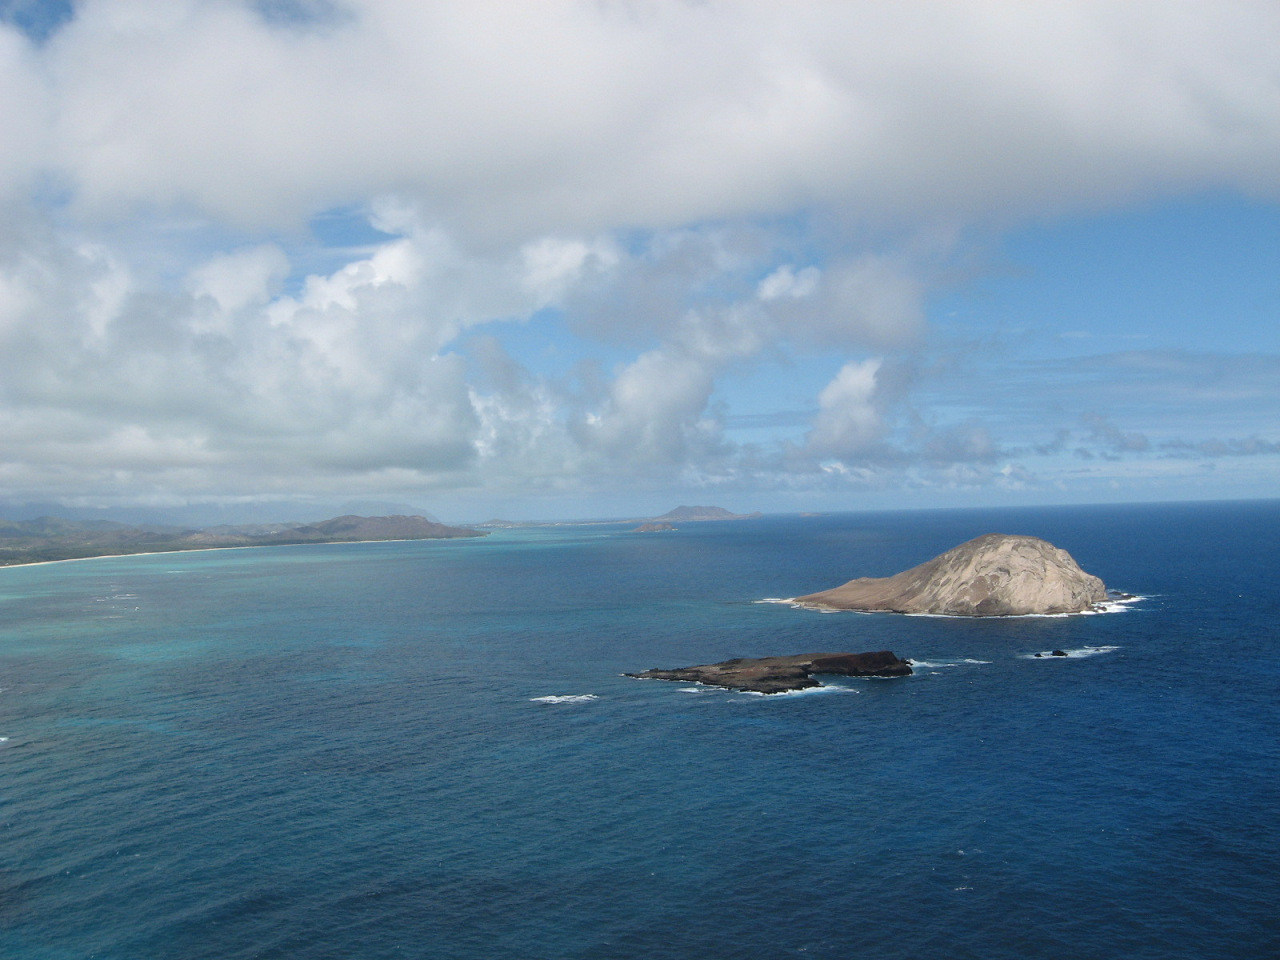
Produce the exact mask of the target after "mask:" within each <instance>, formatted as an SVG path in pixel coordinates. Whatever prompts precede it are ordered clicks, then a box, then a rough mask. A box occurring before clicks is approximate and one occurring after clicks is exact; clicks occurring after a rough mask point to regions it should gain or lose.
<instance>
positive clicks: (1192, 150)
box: [0, 0, 1280, 496]
mask: <svg viewBox="0 0 1280 960" xmlns="http://www.w3.org/2000/svg"><path fill="white" fill-rule="evenodd" d="M316 9H320V8H316ZM326 9H328V10H329V11H330V13H326V14H324V15H321V16H316V17H315V18H312V19H307V18H306V17H297V18H292V19H290V18H287V17H274V18H269V17H264V16H263V15H262V14H261V11H260V10H259V8H258V5H256V4H253V3H250V2H247V0H244V2H241V0H172V2H167V3H154V2H150V0H86V2H84V3H81V4H78V5H77V6H76V14H75V17H74V19H73V20H71V22H69V23H67V24H65V25H64V26H63V27H61V28H60V29H59V30H58V31H56V33H55V34H54V35H53V37H52V38H51V39H50V40H49V41H48V42H47V43H44V44H42V45H40V46H36V45H34V44H32V43H30V42H28V41H27V40H25V39H24V38H22V37H21V36H20V35H19V34H18V33H17V32H16V31H15V30H14V29H12V28H10V27H8V26H4V25H0V129H3V130H4V131H5V135H6V148H5V150H3V151H0V212H3V213H4V214H5V216H4V218H3V222H2V223H0V351H2V353H0V373H2V374H3V379H2V380H0V414H2V416H0V440H3V441H4V442H5V443H6V451H7V457H8V459H7V461H6V462H5V463H4V465H3V469H2V470H0V484H2V485H3V489H2V490H0V493H8V494H9V495H13V496H17V495H20V494H22V493H24V492H30V491H36V490H57V491H60V492H63V493H66V494H67V495H71V494H72V493H74V492H75V491H77V490H79V489H83V488H86V487H96V488H98V489H103V490H105V489H109V488H110V487H111V486H112V485H113V484H114V485H116V486H121V485H125V484H126V483H127V484H135V485H137V488H138V489H140V490H141V489H143V488H145V489H147V490H150V491H152V492H155V491H162V492H167V491H171V490H175V489H182V490H190V491H204V492H208V491H211V490H215V489H217V490H222V491H258V490H263V491H269V490H275V489H279V488H283V487H286V486H287V485H288V484H289V483H303V484H311V485H315V486H325V485H330V484H331V485H333V486H335V487H341V486H342V485H344V484H346V485H348V486H350V485H360V484H369V485H374V484H398V485H412V484H444V483H454V482H456V483H468V484H471V483H479V484H491V485H505V487H506V488H518V487H519V486H520V484H521V483H522V482H524V481H525V480H531V481H536V482H537V483H545V484H548V485H555V484H556V483H562V484H564V485H572V483H574V482H581V483H582V484H584V485H590V484H591V483H594V482H596V481H595V479H593V478H596V477H602V478H616V477H617V476H627V475H646V476H657V475H664V476H667V477H669V478H687V477H690V476H695V477H702V478H704V479H705V478H707V477H711V476H715V477H725V476H730V475H734V476H737V475H745V474H748V473H751V472H752V471H755V474H756V475H757V476H762V475H765V474H770V475H771V476H770V478H768V479H766V480H762V481H761V482H776V483H779V484H783V483H786V482H789V479H788V478H787V477H784V476H783V474H785V472H786V471H787V470H791V469H807V470H811V471H812V472H813V473H814V474H817V473H820V472H822V470H824V469H825V471H826V472H827V473H828V474H830V475H832V476H836V475H839V476H842V477H844V478H845V479H846V480H850V479H857V480H858V482H865V483H868V484H870V483H873V482H874V483H882V482H884V474H883V473H876V472H875V471H872V472H871V473H866V472H865V471H867V470H870V469H871V468H870V467H867V466H866V465H865V464H862V465H860V464H859V461H867V462H870V461H873V460H874V461H876V462H877V463H879V464H880V466H881V467H884V469H888V467H887V466H885V465H886V464H889V463H890V461H892V460H893V459H894V458H895V457H896V458H898V459H899V460H900V461H902V462H905V461H907V460H912V459H914V461H915V462H919V463H933V464H935V465H937V464H941V465H944V466H945V465H947V464H957V463H963V464H966V465H967V466H966V467H965V468H964V470H967V471H969V472H968V473H965V474H964V475H965V476H972V477H979V478H981V477H984V476H988V473H992V471H988V469H987V468H988V465H989V464H991V463H993V462H994V461H995V459H997V457H998V456H999V455H1001V454H1002V452H1004V451H1005V448H1006V447H1008V446H1009V444H1008V442H1007V439H1006V438H1007V437H1008V435H1009V434H1010V433H1014V432H1017V431H1014V430H1013V429H1012V427H1011V426H1010V425H1011V424H1013V422H1014V421H1015V420H1017V418H1018V416H1020V415H1021V416H1030V414H1029V413H1022V412H1020V411H1019V410H1014V411H1012V412H1008V405H1007V403H1006V401H1007V400H1008V397H1007V395H1005V394H1000V396H998V397H997V400H998V401H999V402H993V403H991V404H989V408H990V409H1002V410H1004V411H1006V412H1005V413H1004V414H1003V415H1002V416H1003V419H1002V418H1001V417H995V418H987V419H984V418H983V417H981V416H979V415H977V414H976V413H975V412H974V411H973V410H972V409H959V407H960V406H961V404H957V405H956V406H957V409H956V410H953V411H947V412H945V414H938V415H936V416H927V415H921V414H920V413H919V410H918V406H919V404H920V403H923V402H924V401H918V402H917V404H916V405H915V406H913V405H912V404H907V403H906V402H905V401H904V396H905V394H906V393H907V392H908V390H910V389H915V384H914V382H913V381H910V379H909V378H907V377H906V376H905V374H904V373H903V371H904V370H905V369H906V367H907V366H908V365H907V364H904V363H901V362H899V361H900V358H901V356H902V355H903V354H904V353H911V352H913V351H927V350H928V349H929V346H930V336H931V332H930V330H929V329H928V327H927V325H926V322H925V317H926V307H927V306H928V304H929V298H930V296H931V295H932V294H933V293H934V292H935V291H936V290H937V288H938V284H939V279H938V278H939V276H940V275H942V274H944V273H945V270H943V269H941V267H945V265H946V264H947V263H948V262H949V260H950V258H951V257H952V256H953V255H954V254H955V247H956V246H957V245H958V244H960V243H961V242H962V238H963V237H964V236H966V230H970V229H977V230H987V229H991V228H992V227H996V228H999V227H1001V226H1007V225H1009V224H1015V223H1020V222H1025V221H1026V219H1027V218H1038V217H1046V216H1053V215H1056V214H1060V213H1063V212H1071V211H1086V212H1087V211H1092V210H1095V209H1100V208H1104V207H1106V206H1108V205H1112V204H1116V203H1119V202H1127V201H1130V200H1134V199H1140V198H1148V197H1160V196H1163V195H1168V194H1174V193H1177V192H1180V191H1191V190H1197V189H1206V188H1210V189H1220V188H1224V187H1225V188H1228V189H1236V190H1240V191H1245V192H1249V193H1252V194H1253V195H1256V196H1261V197H1265V198H1269V199H1271V200H1276V199H1280V190H1278V188H1277V184H1280V72H1277V71H1276V69H1275V67H1274V60H1275V49H1276V48H1277V45H1280V11H1278V10H1277V9H1276V8H1274V7H1272V6H1268V5H1264V4H1250V3H1238V4H1237V3H1226V4H1217V5H1214V6H1213V7H1212V8H1209V7H1206V6H1204V5H1195V4H1181V3H1174V4H1169V3H1166V2H1154V0H1153V2H1132V3H1109V2H1078V0H1059V2H1053V0H1046V2H1043V3H1037V4H1035V5H1034V6H1032V5H1017V4H1008V3H1002V2H994V0H992V2H980V0H974V2H967V3H963V4H937V3H934V2H925V0H920V2H903V3H896V4H892V5H888V4H874V3H862V4H831V3H820V2H815V3H807V2H797V3H788V4H785V5H783V4H754V3H652V4H651V3H647V2H640V3H598V2H593V0H577V2H573V0H554V2H547V3H539V4H512V3H509V2H498V0H491V2H485V0H481V2H476V0H468V2H457V3H432V4H423V3H420V2H417V0H345V2H343V3H341V4H336V5H332V6H331V7H329V8H326ZM337 208H342V209H358V210H365V211H368V217H369V221H370V224H371V225H372V226H373V227H374V228H376V229H377V230H380V231H382V232H383V233H384V234H387V235H388V236H387V237H384V238H381V239H379V240H378V241H377V242H373V243H370V244H369V245H368V246H367V248H363V249H354V248H353V249H352V250H350V251H348V252H347V253H346V254H345V255H344V256H343V257H341V258H340V259H341V262H330V263H329V264H328V265H326V266H325V267H324V268H323V269H320V268H316V267H314V266H308V264H309V263H311V262H312V261H309V260H308V259H307V255H306V254H307V251H308V248H309V247H310V248H311V252H314V244H313V243H312V241H310V240H308V239H307V237H306V233H307V225H308V222H309V220H310V218H311V217H312V216H314V215H315V214H317V213H320V212H323V211H332V210H334V209H337ZM177 221H182V222H183V223H185V224H189V225H190V229H189V231H188V232H189V233H190V235H191V237H192V239H189V240H187V241H184V242H178V241H176V240H175V239H174V233H173V231H172V230H166V229H165V227H166V225H171V224H173V223H175V222H177ZM327 253H328V254H329V255H330V256H332V257H334V258H335V259H338V258H339V255H338V252H337V251H336V250H330V251H327ZM546 308H551V309H550V311H548V312H549V313H551V314H554V316H555V318H556V319H555V322H556V324H557V326H556V327H555V329H556V330H557V331H559V332H558V336H559V337H561V338H563V339H569V338H568V336H567V335H565V334H564V333H563V331H562V330H561V328H560V326H558V324H563V326H564V327H567V328H568V329H569V330H570V331H571V332H572V334H573V335H574V343H573V345H574V347H575V348H577V349H579V350H580V351H581V352H583V353H586V354H590V353H591V352H592V351H595V352H596V353H597V355H599V356H601V357H607V359H604V360H601V361H600V364H599V367H603V365H604V364H606V363H607V364H609V365H611V366H612V370H613V372H612V373H611V374H610V375H603V374H601V375H600V376H599V379H598V382H594V381H593V380H592V377H591V376H590V375H588V374H587V373H585V372H583V371H585V370H587V369H588V367H586V366H582V367H579V368H578V369H577V372H576V373H575V374H563V375H559V376H556V375H551V374H545V375H541V376H540V375H536V374H535V373H533V372H532V368H534V367H536V364H535V363H534V362H533V361H532V360H531V359H530V358H529V357H522V356H516V357H509V356H505V355H504V354H502V351H501V350H500V348H498V347H497V345H496V340H494V341H490V340H485V339H484V336H483V331H484V330H485V328H487V327H491V325H493V324H495V322H497V321H515V322H524V323H528V322H530V321H531V318H535V317H537V316H538V315H539V311H544V310H546ZM484 344H488V346H485V345H484ZM868 353H874V354H876V355H877V356H881V357H883V358H884V359H883V360H880V359H876V360H859V359H856V358H860V357H865V356H866V355H867V354H868ZM526 361H527V362H528V368H526V367H524V366H522V363H523V362H526ZM767 364H777V365H778V366H777V369H779V370H784V371H785V370H796V371H798V374H797V375H796V377H795V380H796V384H795V387H794V392H795V394H796V397H795V398H794V400H793V405H794V409H796V410H808V411H810V413H811V414H812V418H811V429H810V432H809V434H808V436H807V440H806V441H805V447H804V449H803V451H801V453H797V451H798V450H799V447H797V446H796V441H797V440H798V439H799V438H797V437H791V438H790V441H789V442H788V441H779V442H778V444H777V449H774V450H772V451H770V450H762V449H760V448H749V447H747V446H735V444H734V443H733V441H732V439H731V437H729V436H727V435H726V432H725V429H724V426H723V424H724V421H725V419H726V418H725V416H724V404H725V401H724V399H723V396H722V388H723V386H724V384H725V383H726V381H727V380H729V379H731V378H732V377H733V376H735V375H736V374H738V373H740V372H742V371H743V370H750V369H753V368H755V367H757V366H759V365H767ZM806 365H811V366H812V367H813V368H814V370H817V369H819V368H820V369H821V373H818V372H813V370H810V369H808V367H807V366H806ZM837 368H838V373H836V374H835V375H834V377H833V378H832V377H831V371H832V370H835V369H837ZM478 370H479V371H480V372H477V371H478ZM965 373H966V374H967V373H968V371H965ZM783 375H784V376H785V375H786V374H783ZM1135 376H1136V374H1135ZM575 377H576V379H575ZM486 378H487V381H486ZM827 378H830V379H829V380H828V382H827V383H826V384H825V386H819V384H821V383H822V381H823V380H824V379H827ZM1194 387H1195V389H1196V390H1198V391H1199V393H1198V394H1197V397H1196V398H1195V399H1196V402H1197V403H1198V404H1199V407H1198V409H1208V408H1210V407H1213V402H1212V397H1210V396H1209V394H1210V393H1212V392H1213V391H1214V390H1219V391H1229V390H1230V389H1231V387H1232V385H1231V384H1218V383H1216V382H1215V383H1200V382H1196V383H1195V384H1194ZM984 389H989V390H990V391H991V392H992V393H997V394H998V393H1000V391H999V390H997V389H995V388H986V387H984V386H982V385H981V384H978V385H973V386H972V390H973V391H974V392H973V393H971V394H969V397H970V399H971V398H972V397H974V396H976V394H977V392H978V391H981V390H984ZM1188 389H1191V388H1190V387H1188ZM802 394H803V395H802ZM1002 404H1004V406H1002ZM1068 405H1069V403H1068V402H1067V401H1063V402H1062V403H1061V404H1060V406H1062V407H1063V408H1064V409H1065V407H1066V406H1068ZM1027 406H1028V407H1030V406H1035V404H1028V405H1027ZM1048 406H1049V405H1047V404H1046V405H1042V407H1043V409H1042V408H1039V407H1038V408H1037V410H1038V413H1037V415H1038V416H1039V415H1043V419H1044V420H1045V423H1046V426H1045V429H1044V433H1045V434H1046V435H1048V434H1051V433H1052V432H1053V430H1054V429H1057V430H1059V431H1061V430H1068V431H1075V434H1076V435H1075V436H1073V442H1075V443H1077V444H1079V443H1083V442H1084V441H1085V440H1089V441H1090V442H1092V443H1093V444H1094V445H1095V446H1096V447H1097V448H1098V450H1099V451H1101V450H1102V449H1103V448H1109V449H1110V451H1111V452H1112V453H1116V454H1117V455H1118V454H1119V453H1124V454H1128V453H1133V452H1136V451H1135V450H1134V449H1133V448H1134V447H1135V445H1136V444H1137V440H1136V439H1135V438H1139V437H1142V438H1146V437H1148V435H1149V436H1150V439H1149V441H1148V442H1149V449H1150V450H1159V451H1163V452H1165V453H1167V454H1170V455H1173V454H1177V453H1178V452H1179V451H1181V452H1183V453H1186V452H1188V451H1195V452H1196V455H1204V456H1211V455H1215V454H1214V451H1217V450H1221V451H1226V453H1224V455H1227V454H1231V453H1232V452H1234V451H1254V450H1258V451H1261V452H1263V453H1264V454H1265V453H1266V452H1267V451H1269V450H1270V449H1271V447H1270V446H1269V445H1270V444H1273V443H1274V442H1275V438H1273V437H1272V436H1270V435H1259V436H1258V437H1257V438H1256V443H1254V442H1250V440H1249V436H1250V435H1249V433H1248V431H1245V432H1244V433H1241V434H1239V435H1235V434H1229V433H1228V432H1227V431H1226V428H1225V427H1223V425H1222V424H1214V425H1212V429H1208V428H1206V430H1205V431H1203V432H1202V433H1201V434H1198V435H1197V436H1195V437H1190V436H1188V437H1182V436H1178V437H1172V436H1161V435H1159V434H1158V432H1155V431H1150V430H1148V429H1146V428H1142V429H1140V428H1139V427H1129V426H1127V425H1126V426H1124V427H1120V426H1114V424H1119V423H1121V422H1122V421H1121V420H1120V419H1115V420H1110V419H1106V418H1100V419H1099V420H1098V421H1097V422H1096V424H1095V428H1094V430H1093V432H1092V433H1087V431H1082V430H1081V428H1080V421H1079V415H1080V412H1081V411H1079V410H1074V409H1072V410H1071V411H1070V412H1069V413H1067V412H1063V411H1062V410H1057V411H1053V410H1050V411H1049V412H1048V413H1045V409H1047V408H1048ZM815 408H816V412H815ZM1215 409H1217V408H1215ZM1224 409H1225V408H1224ZM1231 409H1232V410H1233V411H1234V410H1235V409H1237V408H1235V407H1232V408H1231ZM904 410H909V411H910V412H913V413H914V414H915V415H916V418H917V419H916V421H914V425H915V428H916V432H915V433H914V434H911V432H910V430H908V429H904V428H903V423H904V422H905V421H906V420H909V419H910V418H909V417H908V416H907V414H906V413H903V412H902V411H904ZM1105 413H1106V417H1111V416H1112V415H1113V414H1112V410H1111V408H1110V407H1107V408H1105ZM899 414H901V416H899ZM895 418H897V419H895ZM1017 425H1018V426H1019V427H1020V428H1023V432H1024V433H1025V423H1023V424H1017ZM895 431H896V432H895ZM1205 434H1209V435H1211V436H1212V437H1213V438H1215V439H1216V440H1218V441H1220V443H1219V445H1218V446H1215V445H1214V444H1213V443H1208V442H1207V441H1205V440H1204V435H1205ZM1126 438H1127V439H1126ZM1024 445H1025V444H1024ZM1059 446H1060V447H1061V448H1062V449H1066V448H1067V443H1066V441H1063V443H1062V444H1059ZM788 454H791V455H792V456H791V457H790V459H788ZM1055 455H1056V454H1055ZM799 460H804V461H805V464H804V465H798V462H799ZM820 461H821V462H823V463H826V464H827V466H826V467H825V468H820V467H817V466H815V465H814V464H816V463H818V462H820ZM833 464H838V465H839V466H838V468H837V467H836V466H833ZM877 469H880V468H877ZM939 469H942V467H940V468H939ZM735 471H738V473H736V474H735ZM963 472H964V471H961V472H960V473H963ZM960 473H957V474H956V476H960ZM859 478H860V479H859ZM600 482H602V483H603V482H606V481H605V480H601V481H600ZM806 482H807V481H806ZM1028 482H1029V481H1028Z"/></svg>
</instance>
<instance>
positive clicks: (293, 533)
mask: <svg viewBox="0 0 1280 960" xmlns="http://www.w3.org/2000/svg"><path fill="white" fill-rule="evenodd" d="M483 536H485V533H484V531H481V530H472V529H470V528H468V527H451V526H448V525H447V524H443V523H438V522H436V521H434V520H428V519H427V518H426V517H421V516H393V517H356V516H345V517H334V518H333V519H332V520H324V521H321V522H319V523H301V524H300V523H278V524H269V523H255V524H245V525H240V526H217V527H206V528H203V529H186V528H182V527H169V526H154V525H145V526H130V525H128V524H123V523H113V522H110V521H90V522H78V521H72V520H61V519H58V518H56V517H42V518H40V519H38V520H29V521H25V522H21V523H9V522H4V521H0V566H13V565H16V564H23V563H49V562H53V561H57V560H81V559H87V558H89V557H108V556H126V555H132V554H139V553H173V552H176V551H182V550H209V549H216V548H221V547H265V546H279V545H284V544H297V543H352V542H358V541H368V540H440V539H452V538H455V537H483Z"/></svg>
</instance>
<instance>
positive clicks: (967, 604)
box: [795, 533, 1107, 617]
mask: <svg viewBox="0 0 1280 960" xmlns="http://www.w3.org/2000/svg"><path fill="white" fill-rule="evenodd" d="M1106 599H1107V589H1106V587H1105V586H1104V585H1103V583H1102V581H1101V580H1099V579H1098V578H1097V577H1095V576H1092V575H1091V574H1088V573H1085V572H1084V571H1083V570H1081V569H1080V567H1079V565H1078V564H1077V563H1076V562H1075V560H1073V559H1072V558H1071V554H1069V553H1067V551H1065V550H1060V549H1059V548H1057V547H1055V546H1054V545H1053V544H1051V543H1048V542H1047V541H1044V540H1041V539H1039V538H1038V537H1028V536H1011V535H1008V534H1000V533H989V534H986V535H985V536H981V537H977V538H975V539H973V540H970V541H968V542H967V543H962V544H960V546H958V547H953V548H952V549H950V550H948V551H947V552H946V553H943V554H941V555H939V556H937V557H934V558H933V559H932V560H930V561H928V562H926V563H922V564H920V565H919V566H918V567H912V568H911V569H910V570H904V571H903V572H902V573H898V574H895V575H894V576H892V577H860V578H859V579H857V580H850V581H849V582H848V583H846V584H843V585H842V586H839V587H835V588H834V589H831V590H824V591H822V592H820V593H811V594H808V595H807V596H803V597H796V599H795V602H796V603H800V604H803V605H805V606H813V607H820V608H825V609H832V610H863V611H889V612H893V613H930V614H939V615H946V616H957V617H1017V616H1028V615H1031V614H1063V613H1083V612H1085V611H1087V610H1091V609H1095V608H1096V607H1097V605H1098V604H1100V603H1102V602H1103V601H1104V600H1106Z"/></svg>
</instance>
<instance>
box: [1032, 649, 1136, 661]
mask: <svg viewBox="0 0 1280 960" xmlns="http://www.w3.org/2000/svg"><path fill="white" fill-rule="evenodd" d="M1119 649H1120V648H1119V647H1076V648H1074V649H1072V650H1062V651H1061V652H1060V653H1054V652H1053V651H1052V650H1041V651H1040V652H1039V653H1024V654H1023V655H1022V659H1023V660H1066V659H1069V658H1071V657H1096V656H1098V655H1099V654H1103V653H1114V652H1115V651H1117V650H1119Z"/></svg>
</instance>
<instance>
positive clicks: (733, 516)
mask: <svg viewBox="0 0 1280 960" xmlns="http://www.w3.org/2000/svg"><path fill="white" fill-rule="evenodd" d="M758 516H760V514H758V513H730V512H729V511H728V510H726V509H725V508H724V507H686V506H683V505H681V506H679V507H676V508H675V509H674V510H668V511H667V512H666V513H664V514H663V515H662V516H660V517H654V518H653V522H655V523H701V522H702V521H704V520H748V519H751V518H753V517H758Z"/></svg>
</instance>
